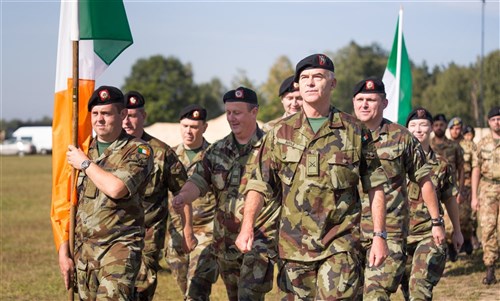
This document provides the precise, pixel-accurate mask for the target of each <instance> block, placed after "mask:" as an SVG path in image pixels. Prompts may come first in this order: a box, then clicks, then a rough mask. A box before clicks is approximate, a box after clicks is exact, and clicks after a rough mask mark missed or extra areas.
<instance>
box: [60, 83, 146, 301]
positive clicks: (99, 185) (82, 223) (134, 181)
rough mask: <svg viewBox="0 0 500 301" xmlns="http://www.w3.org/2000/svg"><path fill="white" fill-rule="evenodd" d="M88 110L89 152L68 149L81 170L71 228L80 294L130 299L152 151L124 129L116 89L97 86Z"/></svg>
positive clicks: (65, 259)
mask: <svg viewBox="0 0 500 301" xmlns="http://www.w3.org/2000/svg"><path fill="white" fill-rule="evenodd" d="M88 110H89V112H90V115H91V121H92V128H93V130H94V131H95V133H96V138H95V139H93V140H92V141H91V143H90V147H89V151H88V154H87V155H86V154H85V153H84V152H83V151H82V150H80V149H79V148H75V147H74V146H71V145H70V146H69V147H68V149H69V150H68V152H67V158H68V163H69V164H70V165H71V166H73V167H74V168H76V169H78V170H80V174H79V177H78V195H79V201H78V211H77V215H76V229H75V233H76V235H75V236H76V237H75V262H76V278H77V284H78V293H79V296H80V299H81V300H96V299H97V300H104V299H106V300H134V294H135V293H134V287H135V279H136V276H137V274H138V272H139V268H140V265H141V251H142V249H143V247H144V241H143V239H144V210H143V208H142V201H143V195H144V191H145V189H146V185H147V180H148V177H149V175H150V173H151V171H152V170H153V151H152V149H151V147H150V146H149V145H148V144H147V143H146V142H144V141H143V140H141V139H138V138H135V137H133V136H130V135H128V134H127V133H125V131H124V130H123V129H122V127H121V125H122V121H123V120H124V119H125V118H126V116H127V110H126V109H125V100H124V97H123V94H122V92H121V91H120V90H119V89H117V88H115V87H109V86H102V87H99V88H98V89H97V90H95V91H94V93H93V94H92V96H91V97H90V100H89V103H88ZM66 249H67V248H66V247H64V246H63V247H61V249H60V250H66ZM63 253H64V252H63ZM59 255H60V256H59V262H60V264H61V262H63V264H64V263H66V264H70V263H71V259H70V258H69V257H67V254H61V253H60V254H59ZM61 255H62V256H61ZM61 259H63V260H61ZM66 280H67V279H66ZM67 286H68V282H67V281H66V287H67Z"/></svg>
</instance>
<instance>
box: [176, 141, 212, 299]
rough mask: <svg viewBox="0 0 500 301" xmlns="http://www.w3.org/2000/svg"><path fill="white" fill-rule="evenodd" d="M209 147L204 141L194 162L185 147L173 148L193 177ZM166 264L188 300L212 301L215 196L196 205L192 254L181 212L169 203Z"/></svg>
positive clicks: (198, 201)
mask: <svg viewBox="0 0 500 301" xmlns="http://www.w3.org/2000/svg"><path fill="white" fill-rule="evenodd" d="M209 145H210V144H209V143H208V142H207V141H206V140H203V144H202V146H201V149H202V151H200V152H199V153H197V154H196V156H195V157H194V158H193V160H192V161H191V160H190V159H189V157H188V155H187V152H186V148H184V145H183V144H179V145H178V146H176V147H174V150H175V153H176V154H177V156H178V157H179V160H180V161H181V162H182V164H183V165H184V167H185V168H186V170H187V171H188V175H192V174H193V171H194V167H195V165H196V163H197V162H198V161H200V160H201V158H202V156H203V154H204V153H205V150H206V149H207V148H208V146H209ZM168 210H169V213H170V218H169V221H168V237H167V248H168V249H167V258H166V259H167V262H168V264H169V266H170V269H171V270H172V274H173V276H174V278H175V280H176V281H177V284H178V285H179V288H180V290H181V292H182V294H183V295H185V296H186V298H187V300H209V297H210V293H211V290H212V284H213V283H215V282H216V281H217V277H218V276H219V272H218V268H217V261H216V259H215V255H214V252H213V246H212V243H213V232H214V213H215V197H214V195H213V194H212V193H210V192H209V193H207V194H206V195H205V196H204V197H200V198H197V199H196V200H195V201H194V202H193V231H194V235H195V236H196V239H197V240H198V245H197V246H196V248H195V249H194V250H193V251H191V253H189V254H185V253H184V251H183V249H182V240H183V234H182V233H183V232H182V223H181V218H180V215H179V214H178V213H176V212H175V210H174V209H173V207H172V204H169V208H168Z"/></svg>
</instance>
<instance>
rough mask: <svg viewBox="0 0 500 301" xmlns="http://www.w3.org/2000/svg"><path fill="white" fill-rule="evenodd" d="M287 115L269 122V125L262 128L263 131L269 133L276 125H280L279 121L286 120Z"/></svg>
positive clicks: (266, 124)
mask: <svg viewBox="0 0 500 301" xmlns="http://www.w3.org/2000/svg"><path fill="white" fill-rule="evenodd" d="M285 117H286V116H285V114H283V115H282V116H281V117H278V118H275V119H273V120H271V121H268V122H267V123H265V124H264V125H263V126H262V130H263V131H264V132H266V133H267V132H269V131H270V130H271V129H272V128H273V127H274V126H275V125H276V123H278V121H280V120H281V119H283V118H285Z"/></svg>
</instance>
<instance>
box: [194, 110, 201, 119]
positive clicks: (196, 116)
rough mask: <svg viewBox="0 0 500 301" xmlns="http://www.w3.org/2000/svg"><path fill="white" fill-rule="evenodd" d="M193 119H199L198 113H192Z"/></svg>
mask: <svg viewBox="0 0 500 301" xmlns="http://www.w3.org/2000/svg"><path fill="white" fill-rule="evenodd" d="M193 118H195V119H198V118H200V112H199V111H194V112H193Z"/></svg>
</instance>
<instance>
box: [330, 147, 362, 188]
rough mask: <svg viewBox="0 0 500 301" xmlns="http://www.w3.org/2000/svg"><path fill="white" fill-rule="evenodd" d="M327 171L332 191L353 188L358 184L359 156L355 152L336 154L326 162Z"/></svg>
mask: <svg viewBox="0 0 500 301" xmlns="http://www.w3.org/2000/svg"><path fill="white" fill-rule="evenodd" d="M328 169H329V170H328V172H329V174H330V178H331V181H332V186H333V188H334V189H347V188H350V187H354V186H356V185H358V182H359V155H358V153H357V152H356V151H355V150H352V151H341V152H336V153H335V154H334V155H333V156H332V158H330V159H329V160H328Z"/></svg>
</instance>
